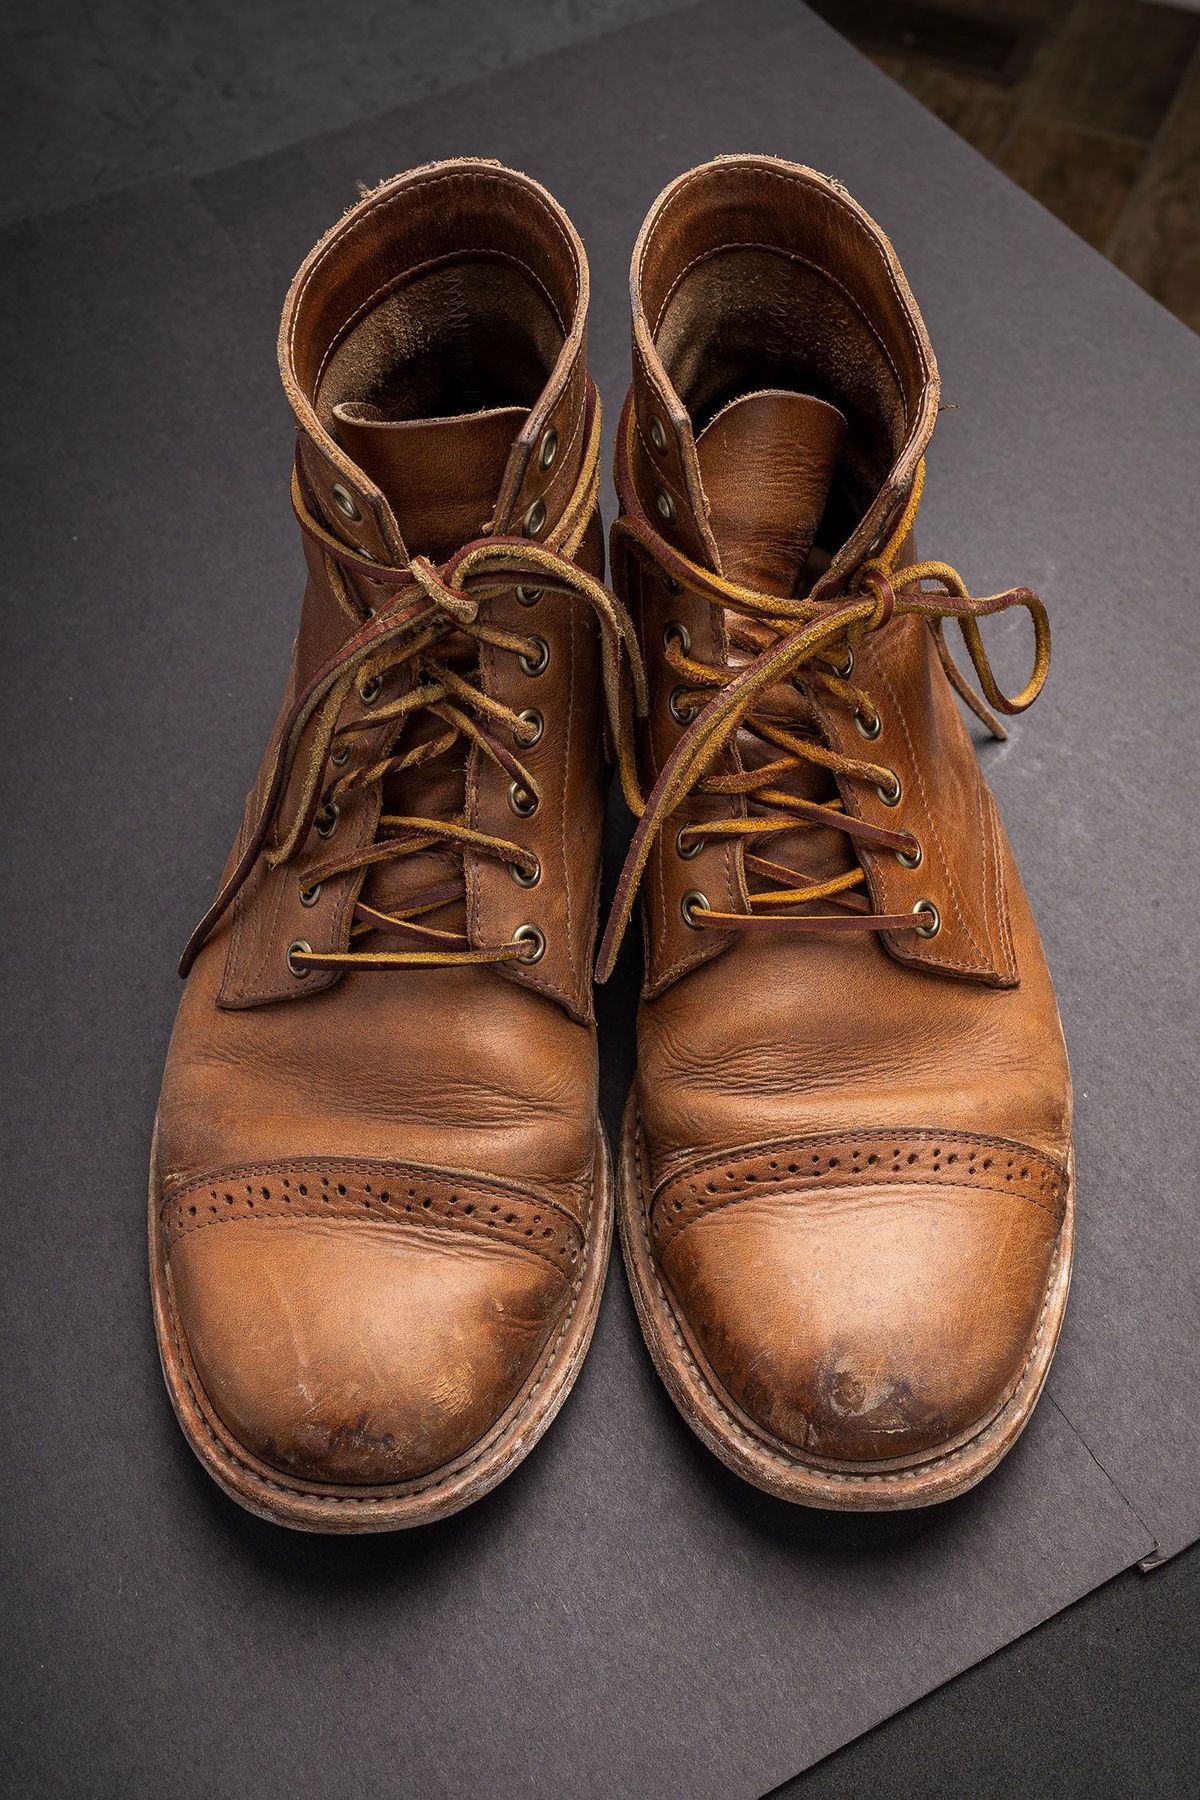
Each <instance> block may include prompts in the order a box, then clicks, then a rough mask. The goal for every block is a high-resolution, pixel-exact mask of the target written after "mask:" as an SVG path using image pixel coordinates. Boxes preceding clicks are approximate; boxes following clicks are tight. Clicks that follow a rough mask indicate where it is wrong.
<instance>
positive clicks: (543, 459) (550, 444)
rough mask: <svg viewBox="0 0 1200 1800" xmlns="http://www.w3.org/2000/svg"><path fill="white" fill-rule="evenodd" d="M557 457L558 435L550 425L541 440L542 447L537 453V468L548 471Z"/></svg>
mask: <svg viewBox="0 0 1200 1800" xmlns="http://www.w3.org/2000/svg"><path fill="white" fill-rule="evenodd" d="M557 455H558V433H557V431H555V429H554V427H553V425H551V426H549V427H548V429H547V431H546V435H545V437H543V439H542V447H541V449H540V450H539V451H538V468H539V469H548V468H549V467H550V465H551V463H552V462H553V461H554V459H555V457H556V456H557Z"/></svg>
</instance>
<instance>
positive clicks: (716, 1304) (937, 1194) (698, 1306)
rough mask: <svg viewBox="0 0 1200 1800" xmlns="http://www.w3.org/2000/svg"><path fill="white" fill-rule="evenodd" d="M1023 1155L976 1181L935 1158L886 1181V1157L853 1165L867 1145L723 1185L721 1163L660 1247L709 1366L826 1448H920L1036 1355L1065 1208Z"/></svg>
mask: <svg viewBox="0 0 1200 1800" xmlns="http://www.w3.org/2000/svg"><path fill="white" fill-rule="evenodd" d="M776 1160H778V1159H776ZM794 1160H795V1159H794ZM1042 1160H1043V1159H1037V1162H1038V1163H1039V1165H1040V1164H1041V1162H1042ZM1033 1162H1034V1158H1033V1156H1032V1153H1026V1154H1024V1155H1021V1154H1020V1153H1019V1154H1018V1158H1017V1166H1018V1167H1019V1168H1023V1169H1025V1170H1026V1171H1027V1176H1026V1179H1025V1180H1024V1181H1023V1182H1021V1181H1019V1180H1016V1178H1015V1177H1014V1180H1015V1181H1016V1185H1015V1186H1014V1185H1013V1183H1012V1182H1008V1181H1006V1180H1005V1179H1004V1177H1005V1176H1006V1175H1007V1174H1008V1171H1007V1170H1002V1171H1001V1173H1000V1174H999V1175H998V1176H997V1178H996V1181H995V1182H992V1181H991V1180H990V1173H989V1178H988V1179H987V1181H986V1183H985V1182H981V1181H978V1180H975V1179H971V1180H968V1179H967V1178H966V1177H964V1178H962V1179H961V1180H960V1179H946V1178H945V1177H946V1170H945V1167H944V1165H943V1167H942V1168H941V1169H940V1170H939V1176H938V1179H937V1180H936V1181H932V1182H930V1183H929V1184H928V1185H922V1184H921V1183H919V1182H915V1181H907V1180H904V1179H901V1180H898V1181H895V1182H894V1183H893V1182H892V1181H891V1180H890V1179H889V1177H890V1175H891V1165H890V1164H889V1165H888V1166H887V1167H886V1168H885V1169H884V1170H882V1171H880V1175H879V1177H878V1178H876V1179H872V1180H870V1181H866V1180H862V1179H860V1178H859V1177H860V1174H861V1171H862V1170H863V1169H864V1168H865V1159H864V1160H863V1161H861V1162H859V1164H858V1166H857V1168H856V1169H855V1171H854V1172H853V1175H847V1174H845V1173H844V1172H843V1173H840V1174H835V1175H834V1177H833V1180H832V1181H830V1180H825V1181H824V1182H823V1183H820V1184H816V1183H810V1184H808V1185H807V1186H805V1185H798V1184H796V1185H789V1183H788V1182H787V1181H786V1179H785V1180H783V1181H777V1182H775V1183H774V1184H773V1185H772V1184H770V1183H768V1182H764V1183H763V1184H762V1185H763V1187H765V1188H766V1189H767V1190H768V1191H765V1192H759V1191H757V1184H751V1183H747V1184H744V1186H743V1188H742V1190H741V1191H740V1192H739V1193H738V1195H737V1197H736V1198H735V1199H734V1200H733V1203H729V1198H730V1197H729V1193H728V1186H727V1183H726V1182H725V1180H724V1178H723V1177H722V1179H718V1180H717V1181H716V1182H715V1183H713V1184H712V1185H713V1186H714V1188H715V1190H716V1194H717V1196H718V1197H719V1198H721V1199H724V1200H725V1201H726V1203H725V1204H718V1205H716V1206H713V1207H711V1208H710V1209H707V1210H702V1211H700V1212H698V1213H697V1214H696V1215H695V1216H693V1217H691V1218H690V1219H688V1220H687V1222H686V1223H685V1224H684V1225H683V1226H682V1228H681V1229H679V1230H677V1231H676V1232H675V1233H674V1234H673V1235H671V1236H669V1237H668V1238H666V1240H665V1241H664V1242H663V1244H662V1247H661V1249H660V1260H661V1263H662V1267H663V1270H664V1273H665V1274H666V1276H667V1279H668V1280H669V1282H670V1284H671V1287H672V1289H673V1292H674V1294H675V1296H676V1300H677V1303H678V1305H679V1307H680V1309H681V1311H682V1313H683V1315H684V1317H685V1319H686V1321H687V1325H688V1328H689V1330H690V1333H691V1335H692V1337H693V1339H694V1341H695V1342H696V1344H697V1346H698V1348H699V1349H700V1350H701V1352H702V1354H703V1356H704V1358H705V1360H706V1361H707V1362H708V1364H709V1366H710V1368H711V1370H712V1372H713V1373H714V1374H715V1376H716V1377H717V1379H718V1381H719V1382H720V1383H721V1385H722V1386H723V1387H724V1389H725V1390H726V1392H727V1393H728V1394H729V1395H730V1396H731V1397H732V1399H733V1400H734V1401H735V1402H736V1404H737V1406H738V1407H739V1408H740V1409H741V1410H742V1412H743V1413H745V1414H747V1415H749V1417H750V1419H751V1420H752V1421H753V1422H754V1424H755V1425H756V1426H757V1427H758V1428H759V1429H760V1430H761V1431H762V1432H764V1433H766V1434H767V1435H768V1436H769V1437H771V1438H772V1439H774V1440H776V1441H777V1442H778V1443H779V1444H780V1445H782V1446H784V1447H785V1449H786V1450H788V1451H790V1452H792V1453H795V1452H799V1453H800V1454H801V1455H802V1456H803V1457H812V1458H816V1459H818V1460H820V1461H825V1462H829V1463H831V1464H838V1463H841V1464H848V1465H851V1466H862V1465H868V1464H874V1465H883V1464H889V1463H893V1462H896V1463H903V1462H904V1461H906V1460H925V1459H928V1458H929V1457H930V1456H932V1455H935V1454H937V1453H938V1452H941V1451H945V1450H948V1449H950V1448H952V1447H954V1446H956V1445H957V1444H960V1443H962V1442H963V1441H965V1440H967V1439H969V1438H970V1437H971V1436H972V1435H973V1434H974V1433H975V1432H977V1431H978V1430H980V1429H982V1428H983V1427H984V1426H985V1424H986V1423H987V1422H988V1420H989V1419H991V1418H992V1417H993V1416H994V1415H995V1414H996V1412H997V1411H998V1410H999V1409H1000V1408H1001V1407H1002V1406H1003V1405H1004V1403H1005V1402H1006V1400H1007V1399H1008V1398H1009V1397H1010V1395H1011V1394H1012V1393H1013V1392H1014V1391H1015V1390H1016V1388H1017V1386H1018V1384H1019V1382H1020V1380H1021V1376H1022V1374H1023V1372H1024V1370H1025V1368H1026V1367H1027V1365H1028V1364H1029V1363H1030V1361H1031V1358H1032V1356H1033V1353H1034V1349H1035V1347H1036V1344H1037V1341H1038V1334H1039V1329H1040V1326H1041V1322H1042V1320H1043V1318H1044V1316H1045V1309H1046V1303H1047V1296H1048V1293H1049V1291H1050V1284H1051V1279H1052V1272H1053V1267H1054V1259H1055V1253H1056V1245H1057V1242H1058V1236H1059V1224H1060V1221H1061V1208H1056V1207H1055V1206H1053V1205H1049V1204H1046V1203H1045V1200H1046V1195H1047V1193H1049V1192H1052V1191H1053V1188H1054V1185H1055V1173H1054V1172H1053V1171H1051V1172H1050V1173H1049V1176H1048V1179H1044V1177H1045V1176H1046V1174H1047V1172H1046V1171H1045V1170H1043V1169H1042V1168H1041V1167H1038V1168H1036V1169H1031V1165H1032V1164H1033ZM801 1167H803V1163H801ZM1057 1173H1058V1175H1059V1176H1061V1171H1059V1172H1057ZM738 1180H739V1178H738V1177H735V1185H736V1184H737V1182H738ZM1035 1183H1036V1191H1035ZM705 1185H706V1186H707V1185H709V1184H708V1183H706V1184H705Z"/></svg>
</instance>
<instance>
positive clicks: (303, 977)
mask: <svg viewBox="0 0 1200 1800" xmlns="http://www.w3.org/2000/svg"><path fill="white" fill-rule="evenodd" d="M311 955H312V945H311V944H310V943H309V941H308V939H307V938H293V939H292V941H291V943H290V944H289V945H288V947H287V966H288V972H289V974H292V975H294V976H295V977H296V980H297V981H307V979H308V977H309V976H310V975H311V974H312V970H311V969H298V968H297V967H296V962H295V959H296V957H297V956H311Z"/></svg>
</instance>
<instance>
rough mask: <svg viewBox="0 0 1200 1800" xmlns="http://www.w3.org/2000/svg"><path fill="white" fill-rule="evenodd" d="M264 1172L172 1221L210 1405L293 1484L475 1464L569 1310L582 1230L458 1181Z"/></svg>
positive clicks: (188, 1200)
mask: <svg viewBox="0 0 1200 1800" xmlns="http://www.w3.org/2000/svg"><path fill="white" fill-rule="evenodd" d="M241 1173H243V1172H239V1177H240V1174H241ZM261 1173H262V1172H261V1171H259V1172H256V1173H255V1178H254V1180H253V1181H251V1182H249V1183H247V1182H244V1181H241V1180H240V1179H239V1181H238V1182H234V1181H229V1182H228V1183H224V1182H223V1181H221V1180H217V1181H214V1182H212V1183H210V1184H208V1185H207V1186H205V1187H203V1188H202V1190H200V1191H199V1192H198V1193H195V1194H192V1195H191V1196H190V1197H189V1196H188V1195H184V1196H182V1197H180V1198H177V1199H176V1200H175V1202H174V1203H173V1206H172V1208H171V1209H170V1211H171V1214H172V1217H171V1218H170V1219H169V1220H168V1224H169V1225H170V1226H173V1227H174V1229H173V1230H171V1231H170V1236H169V1250H168V1273H169V1281H170V1292H171V1301H172V1306H173V1309H174V1313H175V1317H176V1321H177V1325H178V1329H179V1333H180V1336H181V1338H182V1340H183V1343H184V1345H185V1346H186V1351H187V1355H188V1357H189V1359H190V1362H191V1365H192V1368H193V1369H194V1371H195V1377H196V1381H197V1383H198V1385H199V1388H200V1389H201V1396H199V1397H198V1398H200V1399H201V1404H202V1405H207V1407H208V1408H209V1409H211V1412H212V1413H214V1414H215V1415H216V1417H217V1420H219V1422H220V1425H221V1426H223V1427H224V1429H225V1431H226V1432H227V1433H228V1434H229V1436H230V1437H231V1438H232V1439H233V1440H235V1443H236V1444H237V1445H240V1446H241V1447H242V1449H243V1450H244V1451H245V1452H247V1453H248V1454H249V1456H250V1457H252V1458H254V1459H255V1460H256V1461H257V1462H259V1463H262V1464H265V1465H267V1467H268V1468H270V1469H272V1470H274V1471H277V1472H279V1473H280V1474H282V1475H284V1476H286V1477H288V1478H289V1479H291V1480H293V1481H300V1482H310V1481H311V1482H316V1483H326V1484H335V1485H339V1486H350V1487H362V1486H380V1485H394V1484H401V1483H405V1482H410V1481H419V1480H420V1478H421V1477H423V1476H427V1475H431V1474H433V1473H434V1472H435V1471H438V1470H441V1469H443V1468H444V1467H445V1466H446V1465H447V1464H450V1463H453V1462H455V1461H456V1460H457V1459H460V1458H462V1457H464V1456H465V1455H466V1453H467V1452H468V1451H469V1450H470V1449H471V1447H472V1446H473V1445H474V1444H476V1443H478V1442H479V1440H480V1439H482V1438H484V1437H486V1436H487V1435H488V1434H489V1433H490V1432H491V1431H492V1428H493V1427H494V1426H495V1425H496V1423H497V1421H498V1420H500V1419H501V1418H502V1416H503V1414H504V1413H505V1412H506V1410H507V1409H508V1408H509V1406H510V1405H511V1404H512V1402H513V1400H514V1399H515V1398H516V1396H517V1395H518V1394H519V1393H520V1391H521V1389H522V1387H523V1386H524V1385H525V1383H526V1382H527V1381H528V1379H529V1377H530V1376H531V1374H532V1373H533V1371H534V1370H535V1368H536V1366H537V1364H538V1362H539V1360H540V1359H541V1357H542V1355H543V1352H544V1351H545V1349H546V1346H547V1344H548V1342H549V1341H550V1340H551V1338H552V1336H553V1333H554V1331H555V1327H556V1325H557V1324H558V1322H559V1320H560V1319H561V1318H562V1316H563V1314H564V1312H565V1309H566V1308H567V1306H568V1304H569V1296H570V1292H571V1273H572V1266H573V1264H574V1263H576V1262H577V1259H578V1255H579V1247H580V1243H581V1239H580V1237H579V1234H578V1231H577V1228H576V1229H575V1230H572V1222H571V1221H570V1220H569V1219H568V1218H567V1216H566V1215H565V1214H562V1213H560V1212H558V1211H557V1210H556V1209H553V1208H551V1207H550V1206H549V1204H548V1203H547V1202H544V1201H542V1202H538V1201H535V1200H533V1199H531V1198H530V1197H528V1196H523V1197H518V1196H516V1195H515V1194H514V1193H513V1192H512V1191H510V1190H500V1189H497V1190H494V1191H490V1190H489V1189H487V1188H485V1187H481V1186H479V1185H477V1184H474V1183H471V1182H470V1181H468V1180H466V1179H465V1178H464V1179H461V1180H460V1179H456V1178H455V1177H454V1176H452V1175H437V1176H435V1177H434V1178H433V1179H430V1178H429V1172H424V1179H422V1176H421V1175H420V1174H415V1173H414V1172H412V1171H407V1172H405V1171H399V1172H397V1171H395V1170H393V1171H391V1172H390V1173H389V1172H388V1171H387V1170H383V1171H382V1172H380V1171H378V1170H376V1171H374V1173H375V1174H376V1179H375V1180H374V1181H373V1182H371V1181H368V1180H367V1179H366V1178H365V1177H364V1176H363V1175H362V1173H361V1171H360V1172H359V1173H358V1174H357V1175H351V1174H349V1172H348V1171H345V1170H342V1171H339V1172H338V1173H337V1178H336V1179H332V1178H331V1177H330V1176H328V1175H326V1176H324V1177H321V1176H319V1175H315V1174H314V1173H313V1171H311V1170H310V1171H307V1173H308V1180H305V1179H304V1174H305V1171H297V1170H296V1169H295V1168H293V1169H292V1170H291V1173H290V1177H284V1176H281V1174H280V1172H279V1171H278V1170H273V1171H271V1172H270V1174H269V1175H268V1177H267V1179H266V1180H264V1181H262V1182H260V1181H259V1179H258V1177H259V1175H260V1174H261ZM285 1183H286V1186H285ZM301 1188H304V1189H306V1190H307V1191H306V1192H304V1193H301V1191H300V1190H301ZM364 1189H365V1192H364ZM285 1192H286V1193H289V1194H290V1198H289V1199H288V1200H286V1201H284V1200H283V1199H282V1195H283V1194H284V1193H285ZM410 1192H411V1198H410V1197H409V1195H410ZM452 1193H453V1195H454V1200H453V1209H457V1210H456V1211H455V1210H453V1209H452V1208H451V1204H450V1195H451V1194H452ZM210 1195H211V1196H212V1198H210ZM264 1195H265V1196H268V1198H266V1199H264V1198H263V1196H264ZM426 1201H428V1202H429V1204H428V1205H426V1204H425V1202H426ZM197 1202H199V1204H197ZM251 1202H252V1203H253V1209H252V1206H251V1204H248V1203H251ZM364 1203H365V1204H364ZM193 1207H195V1208H196V1211H195V1213H194V1214H193V1212H192V1211H191V1208H193ZM406 1208H407V1210H405V1209H406ZM535 1215H536V1216H537V1217H538V1219H539V1221H546V1220H549V1221H550V1222H549V1223H548V1224H547V1223H544V1222H539V1223H538V1224H537V1225H535V1224H533V1222H532V1221H533V1218H534V1216H535ZM452 1220H453V1222H451V1221H452ZM572 1252H573V1253H574V1254H572Z"/></svg>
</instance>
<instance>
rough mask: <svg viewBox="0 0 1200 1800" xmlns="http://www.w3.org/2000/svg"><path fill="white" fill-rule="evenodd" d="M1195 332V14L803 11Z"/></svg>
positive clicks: (833, 6)
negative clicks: (826, 25) (847, 41)
mask: <svg viewBox="0 0 1200 1800" xmlns="http://www.w3.org/2000/svg"><path fill="white" fill-rule="evenodd" d="M812 3H813V7H814V10H815V11H816V12H819V13H820V14H822V16H823V17H824V18H826V19H827V20H828V21H829V23H830V24H831V25H834V26H835V27H836V28H837V29H838V30H839V31H841V32H843V34H844V35H845V36H846V37H848V38H850V39H851V41H852V42H853V43H855V44H857V45H858V46H859V48H860V49H862V50H864V51H865V52H866V53H867V54H868V55H869V56H870V57H871V58H872V59H873V60H874V61H875V62H876V63H878V65H879V67H880V68H882V69H884V70H886V72H887V73H888V74H889V75H891V76H892V77H893V79H894V80H896V81H898V82H900V83H901V85H902V86H903V87H905V88H907V89H908V91H909V92H910V93H911V94H913V95H914V96H915V97H916V98H917V99H918V100H920V101H921V102H922V103H923V104H924V105H925V106H928V107H929V108H930V110H931V111H933V112H935V113H937V114H938V116H939V117H940V118H942V119H944V120H945V122H946V124H947V125H949V126H951V127H952V128H953V130H955V131H957V132H958V133H959V135H960V136H961V137H964V138H966V139H967V140H968V142H969V143H972V144H973V145H974V146H975V148H976V149H977V150H978V151H980V153H981V154H982V155H984V156H986V157H987V158H988V160H989V161H990V162H993V163H996V164H998V165H999V167H1000V168H1002V169H1003V170H1004V171H1005V173H1006V174H1007V175H1010V176H1011V177H1012V179H1013V180H1014V181H1016V182H1018V183H1019V185H1020V186H1021V187H1023V188H1025V189H1026V191H1027V192H1028V193H1030V194H1032V195H1033V196H1034V197H1035V198H1036V199H1038V200H1040V201H1041V202H1042V204H1043V205H1044V206H1047V207H1049V209H1050V211H1051V212H1053V213H1055V214H1057V216H1058V217H1059V218H1060V219H1062V220H1063V221H1064V223H1066V224H1067V225H1069V226H1070V227H1071V228H1072V230H1074V231H1077V232H1078V233H1079V235H1080V236H1081V237H1084V238H1086V239H1087V240H1088V242H1089V243H1090V244H1094V245H1095V247H1096V249H1098V250H1100V251H1102V252H1103V253H1104V255H1105V256H1107V257H1108V258H1109V260H1110V261H1111V262H1114V263H1116V265H1117V266H1118V268H1121V269H1124V270H1125V272H1126V274H1127V275H1129V276H1131V277H1132V278H1133V280H1134V281H1136V282H1137V283H1138V284H1139V286H1141V287H1143V288H1145V289H1146V291H1147V292H1148V293H1151V294H1153V295H1154V297H1155V298H1156V299H1157V300H1160V301H1161V302H1162V304H1163V305H1164V306H1166V307H1167V308H1168V309H1169V310H1170V311H1171V312H1173V313H1175V314H1176V315H1177V317H1179V318H1181V319H1184V320H1186V322H1187V323H1188V324H1189V325H1191V326H1192V328H1193V329H1194V330H1200V16H1198V15H1197V14H1196V13H1195V12H1193V11H1191V10H1185V9H1183V8H1182V7H1180V6H1179V5H1173V6H1165V5H1157V4H1150V3H1149V0H928V3H920V0H812Z"/></svg>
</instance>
